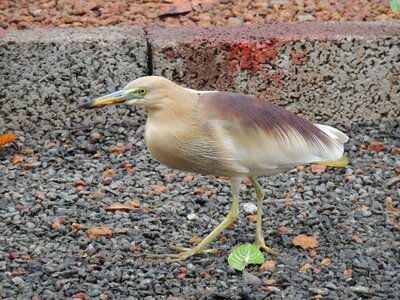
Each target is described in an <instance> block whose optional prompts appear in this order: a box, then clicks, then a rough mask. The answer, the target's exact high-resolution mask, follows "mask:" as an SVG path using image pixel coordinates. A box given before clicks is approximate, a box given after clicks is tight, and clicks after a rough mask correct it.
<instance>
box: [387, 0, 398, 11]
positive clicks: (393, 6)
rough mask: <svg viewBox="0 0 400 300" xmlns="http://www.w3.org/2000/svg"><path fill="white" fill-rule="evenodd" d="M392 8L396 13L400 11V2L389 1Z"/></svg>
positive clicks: (395, 0) (396, 0)
mask: <svg viewBox="0 0 400 300" xmlns="http://www.w3.org/2000/svg"><path fill="white" fill-rule="evenodd" d="M389 4H390V8H391V9H392V10H393V11H394V12H395V13H397V12H399V10H400V0H389Z"/></svg>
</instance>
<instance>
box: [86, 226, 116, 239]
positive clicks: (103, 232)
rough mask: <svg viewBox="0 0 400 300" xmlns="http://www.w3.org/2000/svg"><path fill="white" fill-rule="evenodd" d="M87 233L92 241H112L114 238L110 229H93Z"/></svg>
mask: <svg viewBox="0 0 400 300" xmlns="http://www.w3.org/2000/svg"><path fill="white" fill-rule="evenodd" d="M86 233H87V235H88V236H89V238H90V239H94V238H97V237H106V238H108V239H110V238H111V237H112V231H111V228H110V227H92V228H89V229H88V230H86Z"/></svg>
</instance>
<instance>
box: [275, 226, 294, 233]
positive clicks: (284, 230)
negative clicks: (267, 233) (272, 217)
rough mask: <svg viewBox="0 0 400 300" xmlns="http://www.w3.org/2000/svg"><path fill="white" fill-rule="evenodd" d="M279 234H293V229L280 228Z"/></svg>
mask: <svg viewBox="0 0 400 300" xmlns="http://www.w3.org/2000/svg"><path fill="white" fill-rule="evenodd" d="M278 233H279V234H292V233H293V229H292V228H290V227H286V226H281V227H278Z"/></svg>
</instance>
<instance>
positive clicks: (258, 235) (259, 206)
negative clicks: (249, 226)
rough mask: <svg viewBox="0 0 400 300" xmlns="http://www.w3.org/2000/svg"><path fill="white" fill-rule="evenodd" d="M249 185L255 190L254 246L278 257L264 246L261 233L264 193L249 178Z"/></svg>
mask: <svg viewBox="0 0 400 300" xmlns="http://www.w3.org/2000/svg"><path fill="white" fill-rule="evenodd" d="M250 181H251V184H252V185H253V187H254V189H255V190H256V195H257V223H256V242H255V244H256V246H257V247H259V248H261V249H262V250H264V251H265V252H267V253H269V254H271V255H275V256H278V255H280V254H279V253H278V252H275V251H274V250H272V249H271V248H269V247H267V245H265V241H264V236H263V233H262V227H261V225H262V208H263V199H264V191H263V188H262V186H261V185H260V184H259V183H258V182H257V180H256V179H255V178H254V177H250Z"/></svg>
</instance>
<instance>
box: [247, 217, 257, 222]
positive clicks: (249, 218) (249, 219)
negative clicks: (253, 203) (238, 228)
mask: <svg viewBox="0 0 400 300" xmlns="http://www.w3.org/2000/svg"><path fill="white" fill-rule="evenodd" d="M247 221H249V223H255V222H256V221H257V215H248V216H247Z"/></svg>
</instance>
